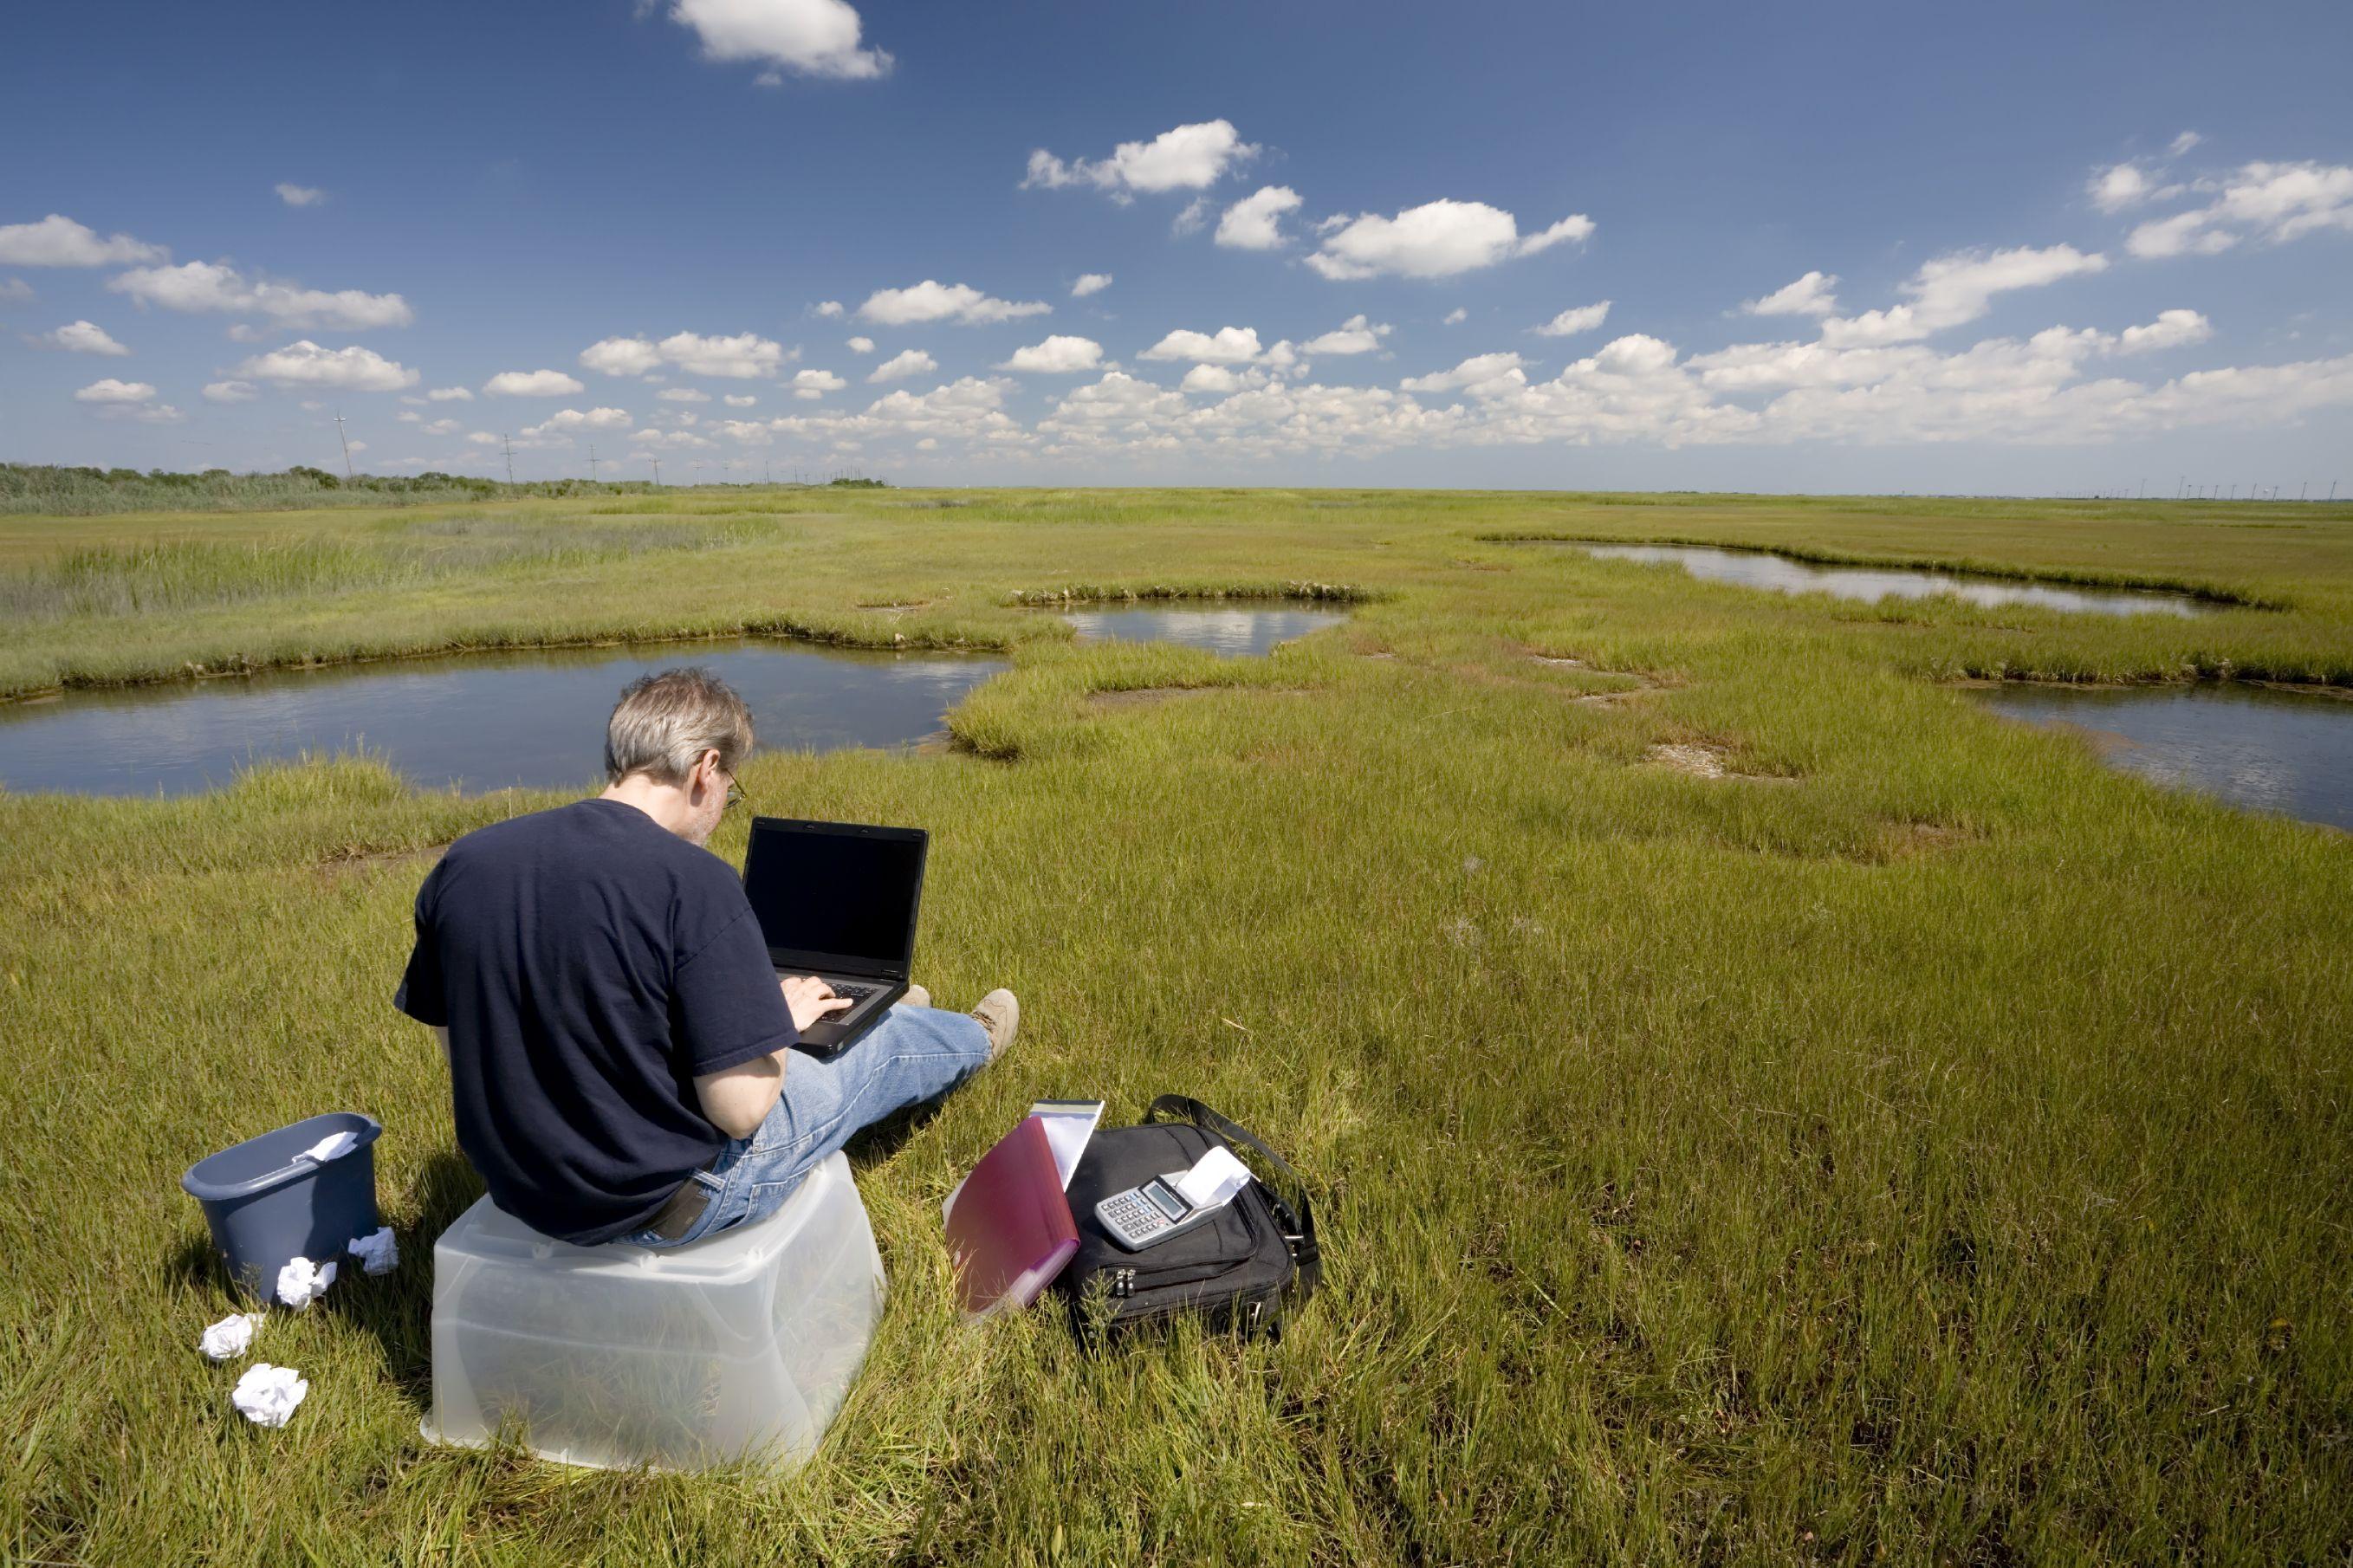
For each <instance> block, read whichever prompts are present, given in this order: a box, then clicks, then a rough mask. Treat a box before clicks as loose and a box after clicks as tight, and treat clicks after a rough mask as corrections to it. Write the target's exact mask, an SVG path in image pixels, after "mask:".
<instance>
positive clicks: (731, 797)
mask: <svg viewBox="0 0 2353 1568" xmlns="http://www.w3.org/2000/svg"><path fill="white" fill-rule="evenodd" d="M751 798H752V797H751V796H750V795H745V794H744V786H743V785H742V784H737V783H736V782H735V779H734V776H733V774H730V775H729V776H728V780H727V798H726V800H725V801H723V802H722V803H721V805H720V807H719V809H720V811H721V812H723V813H725V812H730V811H733V810H734V809H735V808H736V807H737V806H739V805H746V804H748V803H749V802H750V801H751Z"/></svg>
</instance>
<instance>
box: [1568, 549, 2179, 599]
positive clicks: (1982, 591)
mask: <svg viewBox="0 0 2353 1568" xmlns="http://www.w3.org/2000/svg"><path fill="white" fill-rule="evenodd" d="M1540 542H1543V543H1560V544H1564V545H1567V547H1568V548H1570V549H1573V550H1582V551H1583V552H1586V553H1587V554H1588V555H1592V556H1596V557H1599V559H1601V560H1604V561H1640V562H1644V563H1672V564H1674V565H1677V566H1681V567H1682V568H1683V570H1684V571H1686V572H1688V573H1690V574H1692V575H1693V576H1694V577H1704V578H1705V579H1706V580H1707V581H1709V582H1711V583H1731V584H1736V585H1737V586H1740V587H1743V588H1770V589H1772V590H1774V591H1775V592H1777V593H1782V594H1833V595H1837V596H1838V597H1840V598H1841V599H1859V600H1862V601H1864V602H1866V603H1876V602H1878V601H1879V600H1881V599H1889V598H1894V599H1925V598H1927V597H1928V596H1930V595H1935V594H1952V595H1958V596H1959V597H1961V598H1964V599H1967V600H1968V602H1969V603H1971V604H1973V605H2038V606H2040V607H2041V608H2042V609H2046V610H2084V611H2089V612H2091V613H2093V614H2094V615H2103V616H2148V615H2159V616H2199V615H2204V614H2207V613H2208V612H2209V611H2211V610H2213V609H2215V608H2217V607H2218V606H2217V605H2215V604H2214V603H2212V602H2211V601H2209V600H2203V599H2200V598H2197V597H2195V596H2193V595H2189V594H2171V593H2166V592H2164V591H2162V590H2159V589H2155V588H2070V587H2061V586H2056V585H2053V584H2041V583H2019V582H2014V581H2012V580H2010V579H2009V578H2007V577H1974V576H1968V575H1964V574H1958V573H1952V572H1931V571H1928V570H1926V569H1925V568H1922V567H1916V566H1817V565H1814V564H1812V563H1810V562H1805V561H1793V560H1791V559H1790V558H1789V557H1788V556H1786V555H1775V554H1772V553H1770V552H1766V551H1761V550H1716V549H1712V548H1709V547H1707V546H1704V545H1693V544H1580V543H1577V542H1573V541H1569V540H1558V541H1553V540H1545V541H1540Z"/></svg>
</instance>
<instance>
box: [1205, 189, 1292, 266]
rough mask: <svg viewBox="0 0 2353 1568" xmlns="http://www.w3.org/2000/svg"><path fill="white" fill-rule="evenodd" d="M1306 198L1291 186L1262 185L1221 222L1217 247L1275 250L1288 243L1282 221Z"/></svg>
mask: <svg viewBox="0 0 2353 1568" xmlns="http://www.w3.org/2000/svg"><path fill="white" fill-rule="evenodd" d="M1305 201H1306V198H1305V197H1303V196H1302V195H1300V194H1299V193H1298V192H1297V191H1294V190H1293V189H1292V188H1291V187H1290V186H1289V185H1261V186H1260V187H1259V188H1258V189H1257V190H1256V191H1253V192H1252V193H1251V194H1250V195H1246V196H1244V197H1243V198H1242V199H1241V200H1240V201H1238V202H1236V203H1235V204H1234V205H1231V206H1229V207H1228V208H1227V209H1226V216H1223V217H1221V218H1219V220H1218V233H1217V237H1216V238H1217V243H1218V244H1219V245H1222V246H1225V247H1229V248H1230V249H1234V250H1275V249H1279V248H1281V247H1282V244H1283V242H1284V235H1283V232H1282V218H1283V215H1284V214H1285V213H1294V212H1297V211H1298V210H1299V209H1300V207H1301V206H1302V205H1304V203H1305Z"/></svg>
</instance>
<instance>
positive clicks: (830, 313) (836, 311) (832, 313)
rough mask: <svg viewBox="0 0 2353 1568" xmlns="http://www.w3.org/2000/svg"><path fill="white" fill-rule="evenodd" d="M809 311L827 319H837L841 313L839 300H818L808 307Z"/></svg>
mask: <svg viewBox="0 0 2353 1568" xmlns="http://www.w3.org/2000/svg"><path fill="white" fill-rule="evenodd" d="M809 313H810V314H811V315H815V316H823V317H826V318H828V320H836V319H839V317H840V316H841V314H842V306H841V301H840V300H818V302H817V303H816V304H814V305H811V306H810V307H809Z"/></svg>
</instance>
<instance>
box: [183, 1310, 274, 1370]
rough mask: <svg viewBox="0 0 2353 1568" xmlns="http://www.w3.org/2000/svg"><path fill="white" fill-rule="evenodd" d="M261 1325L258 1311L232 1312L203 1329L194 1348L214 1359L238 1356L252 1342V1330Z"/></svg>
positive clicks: (223, 1359) (221, 1359)
mask: <svg viewBox="0 0 2353 1568" xmlns="http://www.w3.org/2000/svg"><path fill="white" fill-rule="evenodd" d="M259 1327H261V1314H260V1313H259V1312H232V1313H230V1314H229V1315H228V1316H227V1317H226V1318H223V1319H222V1320H221V1321H219V1322H217V1323H215V1324H214V1325H213V1326H212V1327H210V1328H208V1329H206V1331H204V1334H203V1335H202V1337H200V1338H199V1339H198V1340H197V1341H196V1348H197V1349H198V1350H200V1351H202V1352H205V1354H206V1355H208V1356H210V1357H211V1358H212V1359H213V1360H215V1361H227V1360H228V1359H229V1358H230V1357H231V1356H240V1355H243V1354H244V1353H245V1352H246V1350H247V1348H248V1346H250V1345H251V1344H252V1343H253V1331H254V1330H256V1329H258V1328H259Z"/></svg>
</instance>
